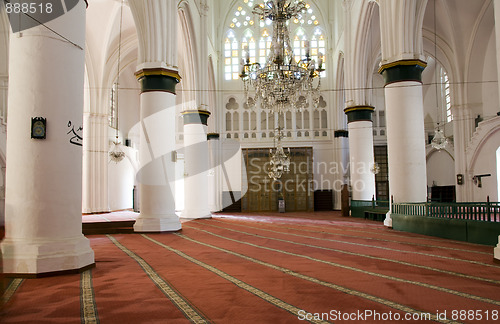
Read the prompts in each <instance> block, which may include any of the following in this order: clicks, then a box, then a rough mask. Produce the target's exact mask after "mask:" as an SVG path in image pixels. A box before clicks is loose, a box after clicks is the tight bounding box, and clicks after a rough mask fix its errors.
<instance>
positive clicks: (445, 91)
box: [441, 68, 453, 123]
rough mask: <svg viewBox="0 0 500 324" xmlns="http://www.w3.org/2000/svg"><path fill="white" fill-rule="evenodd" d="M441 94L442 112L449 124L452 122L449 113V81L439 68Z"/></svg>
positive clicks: (446, 74)
mask: <svg viewBox="0 0 500 324" xmlns="http://www.w3.org/2000/svg"><path fill="white" fill-rule="evenodd" d="M441 93H442V97H443V110H444V111H445V113H446V122H447V123H449V122H451V121H452V120H453V115H452V113H451V95H450V79H449V78H448V73H446V71H445V70H444V69H443V68H441Z"/></svg>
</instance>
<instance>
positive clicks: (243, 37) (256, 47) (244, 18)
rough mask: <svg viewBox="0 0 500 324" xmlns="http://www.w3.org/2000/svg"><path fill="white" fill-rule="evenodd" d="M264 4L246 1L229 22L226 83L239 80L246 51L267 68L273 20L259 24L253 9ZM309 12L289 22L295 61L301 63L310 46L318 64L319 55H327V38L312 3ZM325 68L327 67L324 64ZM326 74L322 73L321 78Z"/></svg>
mask: <svg viewBox="0 0 500 324" xmlns="http://www.w3.org/2000/svg"><path fill="white" fill-rule="evenodd" d="M259 3H261V1H255V0H243V1H240V3H239V5H237V6H236V10H235V11H234V13H233V18H232V19H231V20H230V22H229V26H228V30H227V32H226V37H225V39H224V79H225V80H226V81H230V80H239V72H240V69H241V68H240V63H241V60H242V59H243V58H244V55H246V53H245V49H248V51H249V54H250V62H251V63H255V62H258V63H260V64H265V62H266V57H267V56H268V54H269V49H270V48H271V40H272V27H271V21H270V20H267V19H266V20H260V19H259V17H258V16H256V15H254V14H252V9H253V7H254V6H255V5H256V4H259ZM306 8H307V12H305V13H303V14H301V15H300V16H299V17H298V18H295V19H293V20H290V21H288V29H289V33H290V41H291V42H292V46H293V49H294V53H295V59H296V60H300V59H302V58H304V56H305V54H306V44H307V42H309V47H310V49H311V57H312V59H314V60H315V61H316V62H318V58H319V55H320V54H322V55H324V54H325V53H326V38H325V35H324V32H323V29H322V28H321V27H320V23H319V20H318V18H317V16H316V15H315V14H314V10H313V9H312V7H311V5H310V4H309V3H306ZM323 67H326V66H325V64H323ZM325 75H326V72H323V73H322V77H324V76H325Z"/></svg>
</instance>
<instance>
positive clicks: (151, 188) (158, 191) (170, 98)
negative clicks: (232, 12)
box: [129, 0, 181, 232]
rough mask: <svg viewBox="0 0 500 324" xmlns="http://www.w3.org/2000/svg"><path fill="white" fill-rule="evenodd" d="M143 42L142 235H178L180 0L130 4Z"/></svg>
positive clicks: (140, 76)
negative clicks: (175, 155)
mask: <svg viewBox="0 0 500 324" xmlns="http://www.w3.org/2000/svg"><path fill="white" fill-rule="evenodd" d="M129 5H130V10H131V12H132V15H133V17H134V21H135V26H136V29H137V36H138V39H139V51H138V59H137V60H138V63H139V67H138V71H137V73H136V76H137V79H138V80H139V82H140V84H141V113H140V122H141V134H140V148H139V159H140V165H141V166H140V170H139V172H138V173H137V182H138V184H139V185H138V187H139V193H140V198H139V199H140V215H139V217H138V218H137V221H136V223H135V225H134V230H135V231H137V232H164V231H176V230H179V229H180V228H181V223H180V221H179V217H178V216H177V215H176V214H175V196H174V195H175V157H174V152H175V135H176V134H175V124H176V123H175V121H176V114H175V102H176V100H175V99H176V98H175V86H176V84H177V83H178V82H179V81H180V79H181V78H180V76H179V74H178V67H177V52H178V48H177V37H178V14H177V10H178V8H177V5H178V2H177V1H165V0H129Z"/></svg>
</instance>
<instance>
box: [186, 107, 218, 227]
mask: <svg viewBox="0 0 500 324" xmlns="http://www.w3.org/2000/svg"><path fill="white" fill-rule="evenodd" d="M209 116H210V113H209V112H208V111H206V110H186V111H184V112H182V117H183V118H184V210H183V211H182V213H181V217H182V218H185V219H198V218H211V217H212V215H211V214H210V208H209V199H208V198H209V190H208V172H209V169H210V163H209V162H210V161H209V154H208V142H207V125H208V117H209Z"/></svg>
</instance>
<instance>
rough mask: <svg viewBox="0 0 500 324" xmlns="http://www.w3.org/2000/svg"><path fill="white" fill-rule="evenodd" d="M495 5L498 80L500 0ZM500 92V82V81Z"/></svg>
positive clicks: (498, 72) (499, 68)
mask: <svg viewBox="0 0 500 324" xmlns="http://www.w3.org/2000/svg"><path fill="white" fill-rule="evenodd" d="M494 6H495V40H496V49H497V55H496V56H497V74H498V80H500V0H494ZM498 88H499V92H498V93H499V94H500V82H498Z"/></svg>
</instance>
